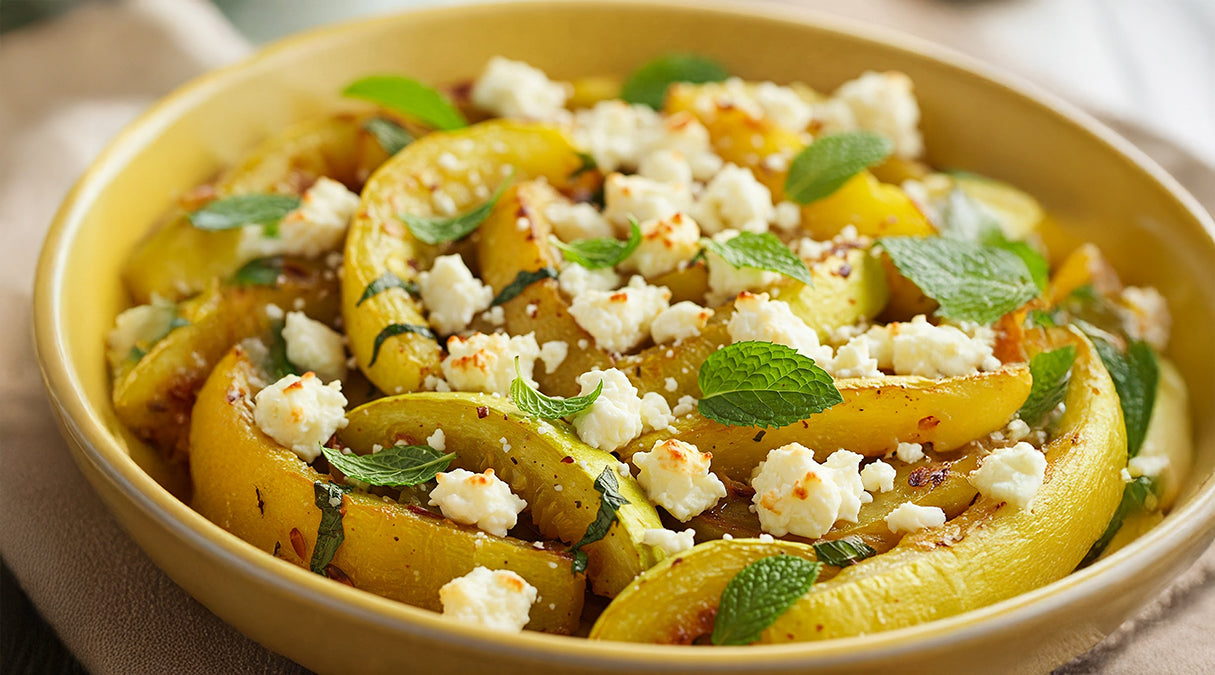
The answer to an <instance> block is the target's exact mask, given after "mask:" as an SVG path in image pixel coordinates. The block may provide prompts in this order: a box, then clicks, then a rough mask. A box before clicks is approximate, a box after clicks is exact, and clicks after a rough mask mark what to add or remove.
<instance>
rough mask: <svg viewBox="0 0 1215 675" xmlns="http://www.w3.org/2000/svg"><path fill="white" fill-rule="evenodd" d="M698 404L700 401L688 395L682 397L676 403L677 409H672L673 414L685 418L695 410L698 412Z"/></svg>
mask: <svg viewBox="0 0 1215 675" xmlns="http://www.w3.org/2000/svg"><path fill="white" fill-rule="evenodd" d="M698 403H700V401H698V400H697V399H696V398H695V397H693V396H689V395H687V394H685V395H683V396H680V397H679V400H678V401H676V402H675V407H674V408H672V409H671V414H672V415H675V416H676V417H683V416H684V415H687V414H688V413H691V412H692V411H693V410H696V406H697V404H698Z"/></svg>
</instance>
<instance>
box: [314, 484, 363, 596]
mask: <svg viewBox="0 0 1215 675" xmlns="http://www.w3.org/2000/svg"><path fill="white" fill-rule="evenodd" d="M351 489H352V488H351V487H350V486H349V485H338V484H337V483H326V482H324V481H319V480H318V481H316V482H315V483H313V484H312V491H313V500H314V503H315V504H316V507H317V508H318V509H320V510H321V522H320V524H319V525H318V526H317V529H316V546H314V547H312V559H311V560H309V561H308V569H310V570H312V572H313V574H319V575H321V576H323V577H327V576H329V563H330V562H332V561H333V556H334V554H336V553H337V550H338V547H339V546H341V545H342V542H343V541H345V540H346V532H345V530H343V529H342V495H344V494H346V493H347V492H350V490H351Z"/></svg>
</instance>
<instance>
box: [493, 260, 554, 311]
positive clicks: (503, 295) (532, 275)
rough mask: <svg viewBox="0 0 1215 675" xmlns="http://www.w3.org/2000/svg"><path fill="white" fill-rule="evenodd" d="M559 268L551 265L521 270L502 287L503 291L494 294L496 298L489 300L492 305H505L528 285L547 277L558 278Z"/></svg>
mask: <svg viewBox="0 0 1215 675" xmlns="http://www.w3.org/2000/svg"><path fill="white" fill-rule="evenodd" d="M556 278H557V270H555V269H553V268H551V267H541V268H540V269H538V270H519V273H518V274H516V275H515V278H514V279H513V280H512V281H511V282H510V283H509V284H507V285H505V286H503V287H502V290H501V292H499V293H498V294H497V295H495V296H494V299H493V300H491V301H490V302H489V306H490V307H497V306H498V305H504V304H506V303H508V302H510V301H511V300H514V299H515V298H516V297H518V296H519V294H520V293H522V292H523V291H525V290H526V289H527V287H528V286H531V285H532V284H534V283H536V282H537V281H543V280H545V279H556Z"/></svg>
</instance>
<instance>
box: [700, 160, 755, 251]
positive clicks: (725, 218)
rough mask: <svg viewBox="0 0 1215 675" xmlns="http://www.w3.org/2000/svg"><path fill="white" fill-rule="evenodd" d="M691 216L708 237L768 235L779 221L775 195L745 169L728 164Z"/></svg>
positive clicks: (709, 185)
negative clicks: (771, 225)
mask: <svg viewBox="0 0 1215 675" xmlns="http://www.w3.org/2000/svg"><path fill="white" fill-rule="evenodd" d="M692 215H693V216H694V217H695V218H696V222H698V223H700V227H701V229H702V230H704V231H705V232H706V233H709V234H714V233H717V232H721V231H722V230H727V229H733V230H745V231H748V232H767V231H768V223H769V222H770V221H771V220H773V219H774V218H775V217H776V210H775V209H774V208H773V206H772V192H771V191H770V190H768V188H767V186H765V185H764V184H763V183H760V182H759V181H758V180H756V179H755V175H754V174H753V173H751V170H750V169H748V168H746V167H740V166H736V165H734V164H727V165H726V166H725V168H723V169H722V170H721V172H720V173H718V174H717V175H716V176H714V177H713V180H711V181H709V183H708V185H706V186H705V189H704V191H703V192H701V194H700V197H699V199H697V200H696V205H695V206H694V207H693V210H692Z"/></svg>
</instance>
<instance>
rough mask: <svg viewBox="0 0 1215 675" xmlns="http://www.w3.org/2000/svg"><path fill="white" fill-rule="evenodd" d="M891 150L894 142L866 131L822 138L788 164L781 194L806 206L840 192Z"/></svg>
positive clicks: (887, 155) (880, 160) (885, 156)
mask: <svg viewBox="0 0 1215 675" xmlns="http://www.w3.org/2000/svg"><path fill="white" fill-rule="evenodd" d="M893 151H894V143H892V142H890V139H888V138H886V137H885V136H880V135H878V134H875V133H873V132H870V131H849V132H845V133H840V134H832V135H830V136H822V137H820V138H818V139H815V141H814V142H813V143H811V144H810V145H808V146H806V147H805V148H804V149H803V150H802V151H801V152H799V153H797V156H796V157H794V158H793V161H792V162H790V163H789V174H788V175H787V176H786V177H785V194H786V195H787V196H788V198H789V199H792V200H793V201H795V202H797V203H799V204H809V203H810V202H813V201H817V200H819V199H822V198H823V197H826V196H828V195H830V194H831V193H833V192H835V191H836V190H838V189H840V186H842V185H843V184H844V183H847V182H848V180H849V179H850V178H852V177H853V176H855V175H856V174H858V173H860V172H861V171H864V170H865V169H867V168H869V167H871V166H873V165H874V164H878V163H880V162H882V161H883V160H885V159H886V158H887V157H889V156H890V153H891V152H893Z"/></svg>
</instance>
